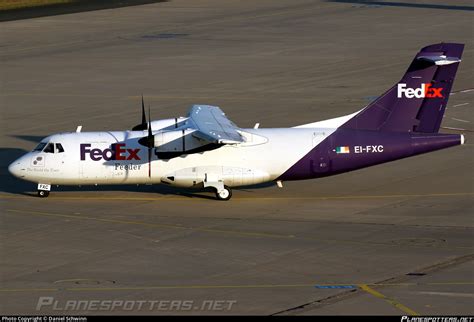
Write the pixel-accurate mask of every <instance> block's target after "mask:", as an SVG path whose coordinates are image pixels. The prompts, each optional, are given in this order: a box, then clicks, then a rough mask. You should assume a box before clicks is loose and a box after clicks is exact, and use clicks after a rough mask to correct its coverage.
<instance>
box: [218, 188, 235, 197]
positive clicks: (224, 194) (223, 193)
mask: <svg viewBox="0 0 474 322" xmlns="http://www.w3.org/2000/svg"><path fill="white" fill-rule="evenodd" d="M231 197H232V190H230V188H229V187H227V186H224V187H222V189H221V190H218V189H217V188H216V198H217V199H218V200H229V199H230V198H231Z"/></svg>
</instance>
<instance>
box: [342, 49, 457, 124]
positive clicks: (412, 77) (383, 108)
mask: <svg viewBox="0 0 474 322" xmlns="http://www.w3.org/2000/svg"><path fill="white" fill-rule="evenodd" d="M463 49H464V45H463V44H445V43H441V44H435V45H430V46H427V47H424V48H423V49H421V50H420V52H419V53H418V54H417V55H416V56H415V58H414V59H413V61H412V63H411V65H410V67H409V68H408V70H407V72H406V73H405V75H403V77H402V79H401V80H400V81H399V82H398V83H397V84H395V85H394V86H393V87H392V88H390V89H389V90H388V91H387V92H385V93H384V94H383V95H381V96H380V97H379V98H377V99H376V100H375V101H373V102H372V103H370V104H369V105H368V106H367V107H366V108H364V109H363V110H362V111H361V112H360V113H359V114H357V115H356V116H355V117H353V118H352V119H350V120H349V121H348V122H347V123H345V124H344V125H343V126H342V128H349V129H359V130H377V131H389V132H418V133H437V132H438V131H439V127H440V125H441V121H442V119H443V114H444V111H445V109H446V104H447V103H448V99H449V94H450V92H451V88H452V86H453V82H454V77H455V76H456V71H457V69H458V66H459V62H460V61H461V56H462V52H463Z"/></svg>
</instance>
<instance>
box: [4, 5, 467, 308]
mask: <svg viewBox="0 0 474 322" xmlns="http://www.w3.org/2000/svg"><path fill="white" fill-rule="evenodd" d="M472 11H473V7H472V4H471V3H470V1H450V2H449V4H447V2H443V1H435V0H432V1H429V2H416V3H415V4H413V3H411V2H410V5H408V4H404V3H399V2H387V3H382V2H377V3H376V4H362V3H359V2H357V1H306V0H291V1H290V0H287V1H284V0H281V1H275V0H263V1H258V2H252V3H251V4H250V3H247V2H242V1H237V0H235V1H232V0H231V1H225V2H223V1H219V0H204V1H191V0H181V1H179V0H176V1H172V2H167V3H159V4H151V5H143V6H136V7H127V8H121V9H113V10H101V11H94V12H85V13H77V14H69V15H61V16H54V17H44V18H36V19H30V20H21V21H12V22H2V23H1V28H0V37H1V40H2V41H1V47H0V59H1V88H2V90H1V92H0V104H1V123H0V125H1V127H0V128H1V136H0V147H1V148H0V166H1V169H0V171H1V173H0V175H1V177H0V204H1V216H0V259H1V265H0V314H20V313H23V314H25V313H28V314H40V315H44V314H61V315H63V314H83V313H92V314H266V315H268V314H394V315H409V314H422V315H433V314H461V315H462V314H470V315H472V314H474V309H473V306H472V300H473V297H474V292H473V291H474V287H473V285H474V284H473V283H474V278H473V261H472V259H473V239H472V236H473V224H474V223H473V219H472V218H473V217H472V213H473V194H474V189H473V143H472V142H474V135H473V134H472V133H473V132H472V131H473V130H474V128H473V122H474V117H473V113H472V108H473V105H474V100H473V98H474V90H473V88H474V82H473V78H474V77H473V70H474V69H473V62H474V51H473V48H474V37H473V16H472ZM440 41H446V42H461V43H465V44H466V49H465V51H464V56H463V62H462V63H461V65H460V68H459V71H458V75H457V79H456V81H455V84H454V89H453V95H452V96H451V99H450V102H449V105H448V109H447V112H446V115H445V119H444V121H443V124H442V126H443V127H444V129H443V130H442V131H444V132H447V133H464V134H465V136H466V139H467V142H466V144H465V145H464V146H459V147H454V148H451V149H447V150H442V151H438V152H434V153H431V154H427V155H421V156H417V157H414V158H411V159H405V160H401V161H396V162H392V163H389V164H385V165H380V166H376V167H372V168H367V169H364V170H360V171H356V172H352V173H347V174H343V175H339V176H335V177H329V178H324V179H320V180H309V181H301V182H285V183H284V187H283V189H279V188H277V187H275V186H272V187H262V188H249V189H238V190H237V189H236V190H234V196H233V199H232V200H231V201H229V202H217V201H215V200H213V199H212V197H213V196H212V195H211V194H209V193H205V192H197V193H194V192H193V191H183V190H177V189H170V188H166V187H161V186H138V187H137V186H118V187H82V188H78V187H59V188H55V189H54V191H53V192H52V193H51V195H50V197H49V198H47V199H39V198H36V197H35V196H34V195H35V189H36V187H35V185H34V184H30V183H26V182H21V181H19V180H16V179H14V178H12V177H11V176H10V175H9V174H8V173H7V170H6V167H7V166H8V164H9V163H10V162H12V161H13V160H14V159H15V158H17V157H18V156H20V155H21V154H22V153H24V152H25V151H28V150H31V149H32V148H33V147H34V146H35V144H36V142H38V141H39V140H40V139H41V138H42V137H44V136H47V135H48V134H50V133H54V132H61V131H70V130H75V128H76V126H77V125H82V126H83V131H93V130H120V129H130V128H131V127H132V126H134V125H135V124H137V123H139V122H140V112H139V109H140V103H139V102H140V95H141V94H142V93H143V94H144V95H145V100H146V104H147V105H148V104H150V105H151V107H152V114H153V117H154V118H155V119H159V118H167V117H175V116H179V115H185V113H186V111H187V109H188V107H189V105H191V104H193V103H207V104H213V105H219V106H221V107H222V109H223V110H224V111H225V112H226V113H227V114H228V116H229V117H230V118H231V119H232V120H234V121H235V122H236V123H237V124H238V125H239V126H241V127H252V126H253V125H254V123H256V122H259V123H260V124H261V127H288V126H295V125H298V124H304V123H309V122H312V121H317V120H322V119H326V118H331V117H337V116H341V115H345V114H348V113H352V112H354V111H356V110H358V109H360V108H361V107H363V106H364V105H365V104H367V102H368V101H369V100H370V99H372V98H373V97H376V96H377V95H380V94H381V93H382V92H383V91H384V90H385V89H387V88H388V87H390V86H391V85H392V84H394V83H395V82H396V81H398V80H399V79H400V77H401V76H402V75H403V73H404V71H405V70H406V68H407V66H408V64H409V63H410V62H411V60H412V58H413V56H414V55H415V54H416V52H417V51H418V50H419V49H420V48H421V47H423V46H425V45H428V44H432V43H437V42H440ZM79 300H80V301H89V302H84V303H86V304H87V303H88V304H87V305H89V306H88V307H87V308H84V305H85V304H83V305H82V306H80V305H79V306H78V305H77V304H78V302H77V301H79ZM99 300H103V301H105V302H93V301H99ZM39 301H40V302H39ZM67 301H70V302H67ZM74 301H76V302H74ZM107 301H109V303H111V302H112V301H118V302H115V307H114V310H112V311H111V310H108V309H107V306H106V304H104V303H107ZM120 301H122V302H120ZM127 301H128V304H125V302H127ZM130 301H132V302H130ZM133 301H135V302H133ZM136 301H144V302H142V303H143V304H142V306H141V307H139V306H138V305H139V302H136ZM167 301H168V302H167ZM170 301H174V302H170ZM186 301H188V302H186ZM38 303H40V304H42V305H40V307H38ZM91 303H92V304H91ZM94 303H95V304H94ZM130 303H131V304H130ZM152 303H154V304H153V305H152ZM171 303H174V304H173V305H174V306H173V305H171ZM101 305H102V306H101ZM127 305H128V306H127ZM104 307H105V308H104ZM38 308H39V310H38ZM68 308H69V309H68Z"/></svg>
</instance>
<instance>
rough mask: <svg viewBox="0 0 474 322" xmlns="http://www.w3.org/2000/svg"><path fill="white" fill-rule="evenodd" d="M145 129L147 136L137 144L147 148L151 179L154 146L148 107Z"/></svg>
mask: <svg viewBox="0 0 474 322" xmlns="http://www.w3.org/2000/svg"><path fill="white" fill-rule="evenodd" d="M143 115H145V114H143ZM145 126H147V122H146V116H145ZM147 127H148V135H147V136H144V137H142V138H141V139H139V140H138V143H140V144H141V145H143V146H146V147H147V148H148V177H149V178H151V150H152V149H153V148H154V146H155V138H154V136H153V133H152V131H151V111H150V107H149V106H148V126H147Z"/></svg>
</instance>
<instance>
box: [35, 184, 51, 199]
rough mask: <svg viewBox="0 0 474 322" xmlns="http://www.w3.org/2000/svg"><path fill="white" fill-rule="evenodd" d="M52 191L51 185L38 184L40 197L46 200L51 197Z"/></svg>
mask: <svg viewBox="0 0 474 322" xmlns="http://www.w3.org/2000/svg"><path fill="white" fill-rule="evenodd" d="M50 191H51V185H50V184H46V183H38V197H40V198H46V197H47V196H49V192H50Z"/></svg>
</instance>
